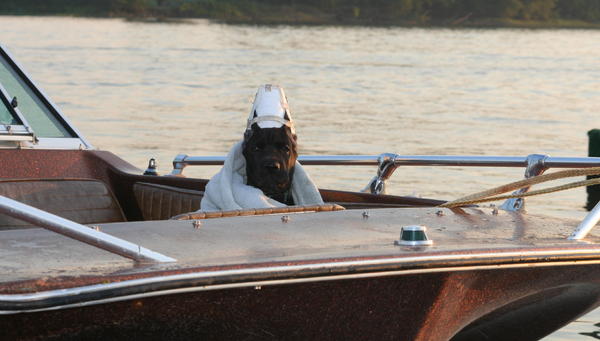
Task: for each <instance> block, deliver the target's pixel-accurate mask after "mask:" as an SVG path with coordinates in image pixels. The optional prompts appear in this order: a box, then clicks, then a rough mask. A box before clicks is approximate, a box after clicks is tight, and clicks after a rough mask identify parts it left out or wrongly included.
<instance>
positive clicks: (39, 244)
mask: <svg viewBox="0 0 600 341" xmlns="http://www.w3.org/2000/svg"><path fill="white" fill-rule="evenodd" d="M439 211H441V212H442V214H440V213H439ZM363 212H364V211H362V210H346V211H338V212H320V213H302V214H287V216H288V217H289V219H288V221H287V222H283V221H282V215H265V216H246V217H231V218H218V219H205V220H202V221H201V226H200V227H199V228H194V226H193V222H192V221H189V220H188V221H177V220H166V221H145V222H128V223H110V224H99V225H98V226H99V227H100V230H101V231H102V232H106V233H108V234H111V235H113V236H116V237H119V238H123V239H125V240H128V241H130V242H133V243H136V244H139V245H141V246H143V247H145V248H149V249H151V250H153V251H156V252H160V253H162V254H164V255H167V256H169V257H172V258H175V259H177V262H174V263H162V264H148V265H146V264H137V265H136V264H134V263H133V262H131V261H130V260H128V259H125V258H122V257H120V256H117V255H114V254H111V253H109V252H106V251H103V250H100V249H96V248H94V247H91V246H89V245H86V244H83V243H80V242H78V241H75V240H71V239H69V238H66V237H63V236H61V235H58V234H55V233H53V232H50V231H47V230H44V229H37V228H33V229H27V230H8V231H0V257H1V258H2V259H3V262H2V264H0V271H1V272H2V273H3V274H4V276H3V277H2V279H0V290H1V292H3V293H15V292H20V293H23V292H35V291H38V290H44V289H45V290H48V289H53V288H59V287H60V288H64V287H65V286H79V285H90V284H96V283H106V280H107V278H110V280H111V281H112V280H114V281H121V280H127V279H134V278H141V277H148V276H156V275H157V273H160V274H162V275H168V274H181V273H187V272H194V273H199V272H205V273H206V272H213V273H214V272H215V271H228V270H233V269H237V270H239V269H262V270H264V271H275V270H277V271H280V272H282V271H283V272H286V271H287V270H290V269H292V270H294V271H301V272H306V271H308V270H309V269H310V271H313V272H314V271H315V269H317V268H320V265H319V264H322V265H323V267H322V269H323V271H329V272H331V271H334V272H335V269H339V271H340V272H344V273H347V272H348V271H350V272H369V271H375V270H376V271H381V270H385V269H387V270H394V271H440V270H443V269H448V268H452V267H457V266H460V267H465V266H480V267H481V266H483V267H486V266H487V267H489V266H498V265H508V264H510V265H511V266H529V265H527V264H531V263H537V264H538V265H540V264H543V263H548V264H553V265H556V264H557V263H560V262H568V263H569V264H572V263H573V262H600V231H598V230H596V231H592V232H591V233H590V235H589V236H588V237H587V238H586V239H585V241H570V240H567V237H568V236H569V235H570V234H571V232H572V231H573V230H574V228H575V227H576V226H577V224H578V223H579V222H578V221H575V220H566V219H556V218H548V217H539V216H532V215H524V214H520V213H509V212H505V211H500V212H497V213H495V212H494V211H493V210H492V209H491V208H468V209H452V210H450V209H437V208H403V209H373V210H369V212H368V215H369V216H368V218H365V217H363ZM415 224H419V225H425V226H427V228H428V230H427V233H428V236H429V238H430V239H432V240H433V241H434V244H433V245H432V246H425V247H406V246H396V245H394V241H395V240H398V239H399V235H400V229H401V227H402V226H407V225H415ZM325 264H326V265H327V266H325ZM332 264H334V266H333V270H332ZM519 264H520V265H519ZM317 272H318V271H317ZM296 274H297V273H296ZM313 275H314V273H313ZM321 275H323V274H322V273H321ZM107 276H108V277H107ZM40 278H42V279H40ZM30 281H31V283H29V282H30ZM1 283H4V284H1ZM26 283H29V284H26Z"/></svg>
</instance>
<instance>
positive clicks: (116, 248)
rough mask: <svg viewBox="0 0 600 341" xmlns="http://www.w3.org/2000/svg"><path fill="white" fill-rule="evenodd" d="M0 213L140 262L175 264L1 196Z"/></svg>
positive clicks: (137, 246)
mask: <svg viewBox="0 0 600 341" xmlns="http://www.w3.org/2000/svg"><path fill="white" fill-rule="evenodd" d="M0 213H4V214H6V215H8V216H10V217H13V218H15V219H19V220H23V221H26V222H28V223H31V224H32V225H35V226H39V227H43V228H45V229H47V230H50V231H54V232H56V233H59V234H62V235H63V236H67V237H69V238H73V239H76V240H79V241H80V242H83V243H86V244H89V245H92V246H95V247H98V248H101V249H103V250H106V251H108V252H111V253H115V254H118V255H120V256H123V257H127V258H130V259H133V260H135V261H137V262H175V261H176V260H175V259H173V258H171V257H167V256H165V255H163V254H160V253H158V252H154V251H152V250H149V249H146V248H144V247H141V246H140V245H136V244H133V243H131V242H128V241H126V240H123V239H120V238H117V237H113V236H111V235H109V234H106V233H103V232H100V231H96V230H94V229H92V228H90V227H88V226H85V225H81V224H78V223H76V222H74V221H71V220H68V219H65V218H62V217H59V216H57V215H54V214H52V213H49V212H46V211H43V210H40V209H37V208H35V207H33V206H29V205H26V204H23V203H21V202H19V201H15V200H12V199H9V198H7V197H5V196H2V195H0Z"/></svg>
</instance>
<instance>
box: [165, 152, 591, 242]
mask: <svg viewBox="0 0 600 341" xmlns="http://www.w3.org/2000/svg"><path fill="white" fill-rule="evenodd" d="M224 162H225V157H224V156H188V155H185V154H179V155H177V156H176V157H175V159H174V160H173V171H172V173H171V175H176V176H182V175H183V170H184V169H185V167H187V166H200V165H222V164H223V163H224ZM298 162H300V163H301V164H302V165H318V166H378V169H377V175H376V176H375V177H374V178H373V179H372V180H371V181H370V182H369V184H368V185H367V186H366V187H365V189H364V190H363V191H365V192H367V191H368V192H371V193H373V194H380V193H385V182H386V180H387V179H389V178H390V177H391V176H392V174H393V173H394V171H395V170H396V169H397V168H398V167H400V166H457V167H526V171H525V177H531V176H536V175H540V174H541V173H543V172H544V171H545V170H547V169H550V168H586V167H599V166H600V157H551V156H547V155H538V154H531V155H528V156H526V157H521V156H460V155H448V156H445V155H443V156H442V155H399V154H391V153H384V154H380V155H323V156H300V157H298ZM528 189H529V188H523V189H521V190H519V191H517V192H518V193H525V192H527V190H528ZM523 207H524V201H523V200H522V199H520V200H511V199H509V200H507V201H506V202H505V203H504V204H503V205H501V206H500V208H502V209H505V210H508V211H519V210H522V209H523ZM598 221H600V203H599V204H598V205H597V206H596V207H595V208H594V209H593V210H592V212H590V213H589V214H588V216H587V217H586V218H585V219H584V221H582V223H581V224H580V225H579V226H578V227H577V229H576V230H575V232H573V234H572V235H571V236H570V237H569V239H572V240H580V239H583V238H585V236H586V235H587V234H588V233H589V231H590V230H591V229H592V228H593V227H594V226H595V225H596V224H597V223H598Z"/></svg>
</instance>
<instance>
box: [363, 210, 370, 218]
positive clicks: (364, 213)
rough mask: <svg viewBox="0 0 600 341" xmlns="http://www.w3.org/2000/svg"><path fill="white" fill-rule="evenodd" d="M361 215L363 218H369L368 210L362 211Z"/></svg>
mask: <svg viewBox="0 0 600 341" xmlns="http://www.w3.org/2000/svg"><path fill="white" fill-rule="evenodd" d="M362 217H363V219H369V212H368V211H364V212H363V213H362Z"/></svg>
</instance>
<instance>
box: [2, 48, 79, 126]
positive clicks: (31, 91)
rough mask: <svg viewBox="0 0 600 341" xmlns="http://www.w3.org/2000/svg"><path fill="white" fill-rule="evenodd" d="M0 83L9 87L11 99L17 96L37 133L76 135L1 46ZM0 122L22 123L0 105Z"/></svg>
mask: <svg viewBox="0 0 600 341" xmlns="http://www.w3.org/2000/svg"><path fill="white" fill-rule="evenodd" d="M0 85H2V87H3V88H4V90H5V91H6V94H7V95H8V96H9V99H10V100H12V99H13V98H14V97H16V103H18V105H17V107H18V109H19V111H20V112H21V114H22V115H23V117H24V118H25V120H26V121H27V124H29V126H30V127H31V129H32V130H33V131H34V132H35V134H36V136H38V137H68V138H71V137H75V136H74V134H73V133H72V132H70V131H69V130H68V129H67V128H66V127H65V126H64V125H63V124H62V123H61V122H60V121H59V119H58V118H57V115H55V114H54V113H53V112H52V111H51V107H50V106H49V105H48V104H47V103H45V102H44V100H43V97H42V96H41V95H40V94H39V91H38V90H37V89H36V88H35V87H34V86H33V85H32V83H31V82H30V81H29V80H28V79H27V78H26V76H25V75H24V74H23V73H21V72H18V68H17V67H16V65H14V63H13V62H12V61H11V60H10V58H9V57H8V55H7V54H5V53H4V51H2V49H0ZM0 123H2V124H20V123H19V122H17V121H15V118H14V117H13V116H12V115H11V114H10V111H9V109H7V108H6V107H5V106H3V107H2V108H0Z"/></svg>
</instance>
